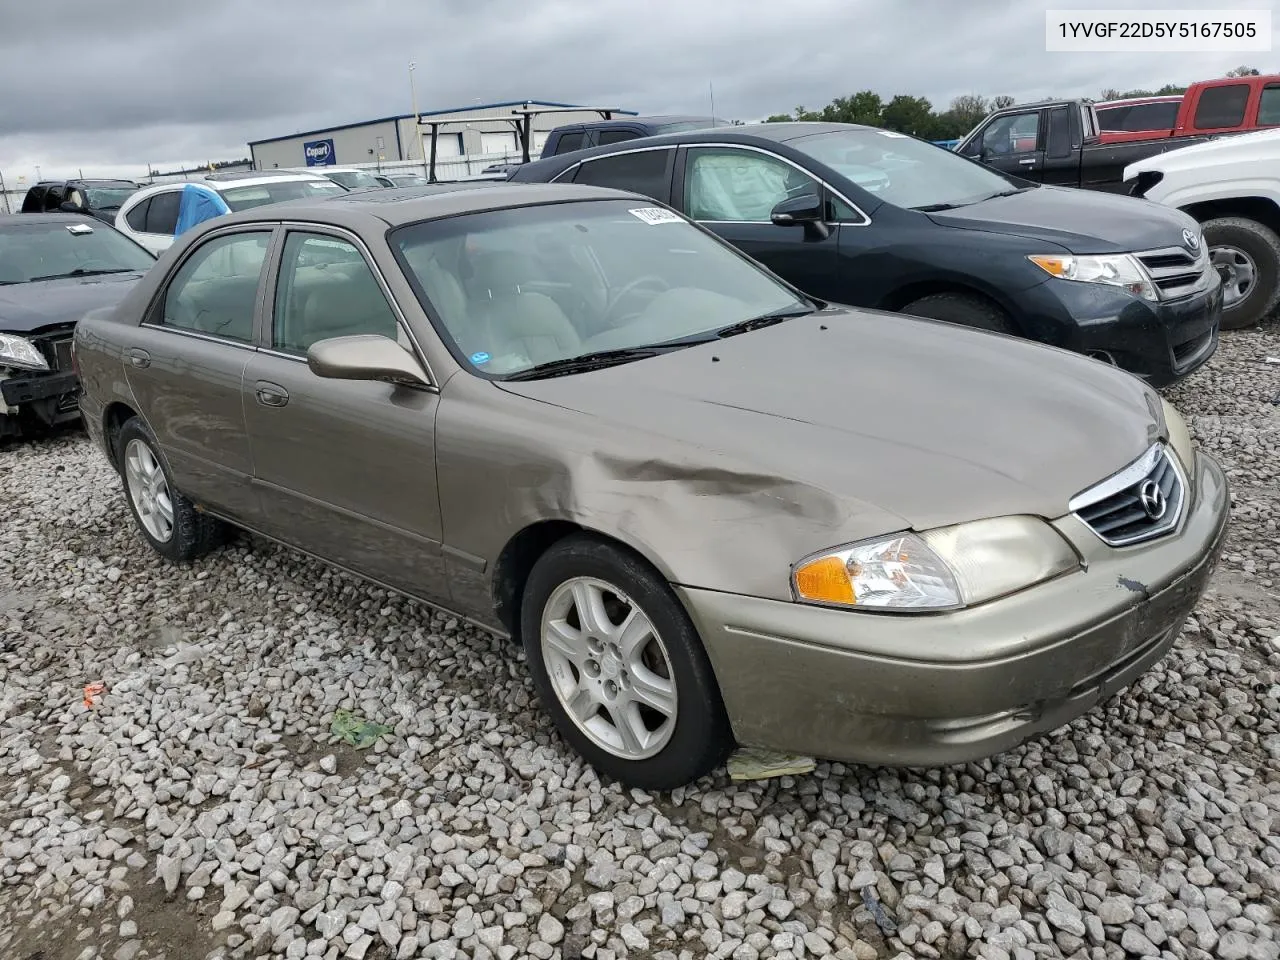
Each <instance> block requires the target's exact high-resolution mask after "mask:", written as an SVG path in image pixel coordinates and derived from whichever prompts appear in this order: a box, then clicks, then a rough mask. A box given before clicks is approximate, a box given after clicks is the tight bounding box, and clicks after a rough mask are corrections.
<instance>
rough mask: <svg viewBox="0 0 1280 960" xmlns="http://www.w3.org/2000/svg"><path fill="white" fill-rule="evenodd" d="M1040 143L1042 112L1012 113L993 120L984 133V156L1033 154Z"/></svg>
mask: <svg viewBox="0 0 1280 960" xmlns="http://www.w3.org/2000/svg"><path fill="white" fill-rule="evenodd" d="M1039 141H1040V111H1039V110H1033V111H1032V112H1030V113H1010V114H1007V115H1006V116H1003V117H1000V118H999V119H996V120H993V121H992V122H991V125H990V126H989V127H987V129H986V130H984V131H982V154H983V156H987V157H1007V156H1010V155H1011V154H1015V153H1031V152H1032V151H1034V150H1035V149H1036V145H1037V144H1038V143H1039Z"/></svg>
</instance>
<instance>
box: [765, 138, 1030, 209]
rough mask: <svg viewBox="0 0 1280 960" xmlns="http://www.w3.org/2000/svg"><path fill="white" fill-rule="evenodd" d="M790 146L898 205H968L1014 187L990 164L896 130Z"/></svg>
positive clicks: (809, 140)
mask: <svg viewBox="0 0 1280 960" xmlns="http://www.w3.org/2000/svg"><path fill="white" fill-rule="evenodd" d="M787 145H788V146H790V147H794V148H795V149H797V150H800V151H802V152H803V153H807V154H808V155H809V156H811V157H813V158H814V159H815V160H817V161H819V162H821V163H824V164H826V165H827V166H828V167H830V168H831V169H832V170H835V171H836V172H837V173H840V174H843V175H844V176H845V177H847V178H848V179H850V180H852V181H853V182H854V183H855V184H857V185H858V186H859V187H861V188H862V189H863V190H866V191H867V192H868V193H870V194H872V195H874V196H876V197H878V198H879V199H881V200H883V201H885V202H886V203H891V204H893V205H894V206H896V207H934V208H940V207H943V206H948V207H952V206H964V205H966V204H969V203H977V202H978V201H979V200H985V199H986V198H987V197H991V196H995V195H996V194H1000V193H1007V192H1009V191H1010V190H1013V189H1015V183H1014V181H1013V180H1011V179H1008V178H1006V177H1005V176H1004V175H1003V174H1000V173H997V172H996V171H994V170H992V169H991V168H990V167H986V166H983V165H982V164H979V163H974V162H973V161H971V160H966V159H965V158H964V157H961V156H959V155H958V154H955V153H952V152H951V151H950V150H946V149H944V148H942V147H937V146H934V145H933V144H931V143H925V142H924V141H922V140H916V139H914V138H913V137H908V136H907V135H906V134H902V133H894V132H893V131H891V130H836V131H833V132H831V133H818V134H813V135H811V136H807V137H799V138H797V139H795V140H789V141H787Z"/></svg>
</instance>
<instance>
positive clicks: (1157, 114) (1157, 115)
mask: <svg viewBox="0 0 1280 960" xmlns="http://www.w3.org/2000/svg"><path fill="white" fill-rule="evenodd" d="M1178 106H1179V101H1177V100H1170V101H1168V102H1165V103H1135V104H1131V105H1130V106H1127V107H1109V108H1107V109H1104V110H1099V111H1098V122H1099V123H1100V124H1101V125H1102V129H1103V130H1122V131H1125V132H1126V133H1142V132H1144V131H1147V130H1172V129H1173V127H1174V124H1176V123H1177V122H1178Z"/></svg>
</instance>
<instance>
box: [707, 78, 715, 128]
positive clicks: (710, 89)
mask: <svg viewBox="0 0 1280 960" xmlns="http://www.w3.org/2000/svg"><path fill="white" fill-rule="evenodd" d="M707 91H708V92H709V93H710V94H711V125H712V126H713V127H714V126H715V125H716V88H715V85H714V84H713V83H712V82H711V81H710V80H708V81H707Z"/></svg>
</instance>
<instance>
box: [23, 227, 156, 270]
mask: <svg viewBox="0 0 1280 960" xmlns="http://www.w3.org/2000/svg"><path fill="white" fill-rule="evenodd" d="M153 263H155V260H154V259H153V258H152V257H151V254H149V253H147V251H145V250H143V249H142V248H141V247H140V246H138V245H137V244H136V243H134V242H133V241H132V240H129V239H127V238H126V237H124V236H122V235H121V234H120V233H118V232H117V231H115V230H113V229H112V228H111V227H109V226H107V225H106V224H104V223H100V222H99V221H97V220H93V219H90V218H88V217H86V218H85V219H84V220H83V221H82V222H78V223H77V222H70V223H68V222H66V221H62V222H58V223H31V222H30V221H27V220H26V219H25V218H18V217H5V218H3V219H0V284H14V283H31V282H34V281H39V280H61V279H64V278H68V277H87V276H100V275H105V274H111V273H134V272H137V273H142V272H145V271H146V270H148V269H150V267H151V265H152V264H153Z"/></svg>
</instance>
